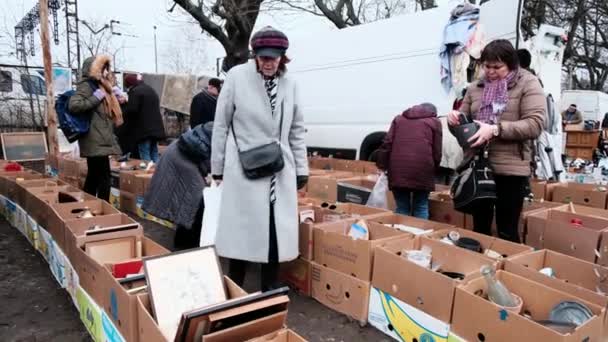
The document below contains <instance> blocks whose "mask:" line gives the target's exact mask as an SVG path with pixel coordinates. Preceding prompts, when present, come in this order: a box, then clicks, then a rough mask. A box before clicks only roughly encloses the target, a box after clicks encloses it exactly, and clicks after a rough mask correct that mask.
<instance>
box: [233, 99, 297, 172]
mask: <svg viewBox="0 0 608 342" xmlns="http://www.w3.org/2000/svg"><path fill="white" fill-rule="evenodd" d="M230 126H231V128H232V136H233V137H234V143H235V144H236V148H237V150H238V152H239V159H240V161H241V166H242V167H243V172H244V173H245V177H247V178H248V179H260V178H264V177H270V176H272V175H274V174H275V173H277V172H279V171H281V170H283V167H284V166H285V162H284V161H283V151H282V150H281V143H280V139H281V137H282V132H283V104H282V103H281V120H280V123H279V139H278V140H276V141H273V142H271V143H269V144H265V145H261V146H257V147H254V148H252V149H249V150H247V151H241V148H240V147H239V143H238V141H237V139H236V133H235V132H234V116H233V120H231V122H230Z"/></svg>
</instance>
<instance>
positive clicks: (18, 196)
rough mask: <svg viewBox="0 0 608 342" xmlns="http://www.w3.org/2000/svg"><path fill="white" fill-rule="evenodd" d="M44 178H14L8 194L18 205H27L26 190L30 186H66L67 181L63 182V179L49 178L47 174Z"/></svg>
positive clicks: (49, 187)
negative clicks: (11, 190) (11, 189)
mask: <svg viewBox="0 0 608 342" xmlns="http://www.w3.org/2000/svg"><path fill="white" fill-rule="evenodd" d="M44 177H45V178H39V179H29V180H19V181H17V180H15V185H16V186H15V187H14V191H13V193H12V194H9V195H10V196H12V198H13V199H14V200H15V202H17V203H18V204H19V205H21V206H22V207H27V204H28V199H29V198H28V197H27V190H28V189H30V188H46V189H48V190H51V189H53V188H57V187H61V186H66V185H68V184H67V183H65V182H64V181H62V180H60V179H57V178H51V177H48V178H47V176H44Z"/></svg>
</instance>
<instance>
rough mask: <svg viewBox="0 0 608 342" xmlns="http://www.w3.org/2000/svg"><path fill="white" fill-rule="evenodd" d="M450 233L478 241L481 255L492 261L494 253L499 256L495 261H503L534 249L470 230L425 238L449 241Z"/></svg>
mask: <svg viewBox="0 0 608 342" xmlns="http://www.w3.org/2000/svg"><path fill="white" fill-rule="evenodd" d="M450 232H457V233H458V235H459V236H460V237H461V238H463V237H466V238H470V239H474V240H476V241H479V243H480V244H481V249H482V254H484V255H485V256H488V257H490V258H492V259H495V258H494V256H493V255H492V252H496V253H497V254H498V255H499V257H498V258H496V260H497V261H502V260H503V259H508V258H510V257H514V256H517V255H521V254H527V253H531V252H532V251H533V250H534V248H532V247H530V246H526V245H522V244H519V243H514V242H511V241H507V240H502V239H499V238H495V237H492V236H487V235H484V234H480V233H475V232H472V231H470V230H466V229H460V228H456V229H444V230H440V231H437V232H434V233H431V234H429V235H427V237H428V238H429V239H434V240H442V239H449V237H448V235H449V234H450ZM462 250H464V251H467V252H470V253H474V254H479V253H476V252H473V251H470V250H468V249H465V248H463V249H462Z"/></svg>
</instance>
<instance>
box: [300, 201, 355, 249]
mask: <svg viewBox="0 0 608 342" xmlns="http://www.w3.org/2000/svg"><path fill="white" fill-rule="evenodd" d="M298 212H299V216H300V217H299V222H300V227H299V230H300V231H299V240H298V241H299V249H300V257H301V258H304V259H306V260H312V255H313V228H314V226H315V225H316V224H322V223H327V222H335V221H341V220H344V219H348V218H350V217H351V216H350V215H348V214H340V213H338V212H336V211H333V210H329V209H324V208H320V207H314V206H302V207H299V208H298ZM309 218H310V219H311V220H312V222H311V221H310V220H308V219H309Z"/></svg>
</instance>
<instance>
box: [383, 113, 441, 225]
mask: <svg viewBox="0 0 608 342" xmlns="http://www.w3.org/2000/svg"><path fill="white" fill-rule="evenodd" d="M441 144H442V128H441V122H440V121H439V119H438V118H437V108H435V106H434V105H432V104H430V103H423V104H421V105H417V106H414V107H412V108H410V109H408V110H406V111H405V112H403V114H401V115H399V116H397V117H396V118H395V119H394V120H393V122H392V123H391V127H390V130H389V132H388V133H387V134H386V137H385V138H384V143H383V144H382V147H381V148H380V150H379V154H378V157H379V158H378V162H377V164H378V168H380V169H381V170H384V171H387V172H388V181H389V188H390V189H391V190H392V192H393V194H394V196H395V202H396V203H397V210H396V212H397V213H398V214H403V215H413V216H415V217H418V218H422V219H428V217H429V193H430V192H431V191H433V190H435V172H436V171H437V170H438V169H439V165H440V163H441Z"/></svg>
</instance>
